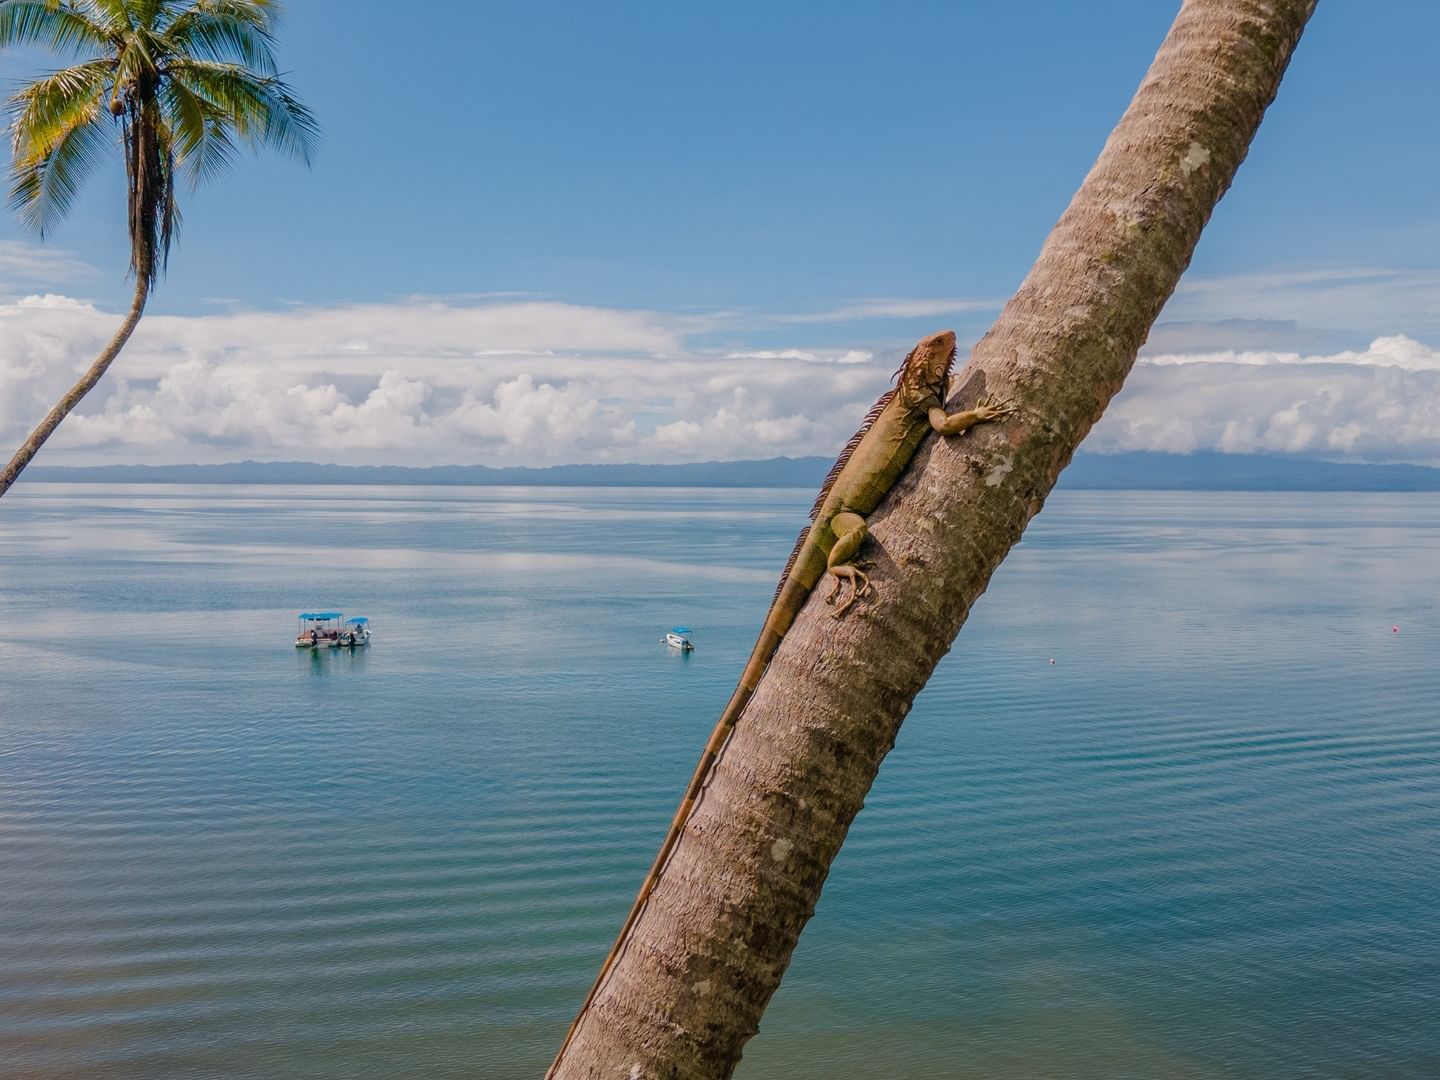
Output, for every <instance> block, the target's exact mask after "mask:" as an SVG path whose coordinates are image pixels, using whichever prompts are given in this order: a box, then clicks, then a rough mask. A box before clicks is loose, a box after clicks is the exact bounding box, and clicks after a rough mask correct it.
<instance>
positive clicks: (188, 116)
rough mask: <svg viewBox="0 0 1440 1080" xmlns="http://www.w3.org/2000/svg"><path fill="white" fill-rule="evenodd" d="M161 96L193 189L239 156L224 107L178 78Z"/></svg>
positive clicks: (179, 158)
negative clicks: (222, 108) (191, 89)
mask: <svg viewBox="0 0 1440 1080" xmlns="http://www.w3.org/2000/svg"><path fill="white" fill-rule="evenodd" d="M161 100H162V103H163V104H164V107H165V111H166V114H167V119H168V120H169V123H170V132H171V137H172V145H173V147H174V154H175V165H176V168H178V169H179V170H180V171H181V172H182V173H184V174H185V177H186V179H187V180H188V182H189V184H190V187H191V188H192V189H193V188H197V187H199V186H200V185H201V184H202V183H203V182H205V181H207V180H210V179H212V178H213V177H215V176H216V175H218V174H219V173H221V172H223V171H224V170H225V169H226V168H228V167H229V166H230V164H231V163H232V162H233V161H234V160H235V155H236V147H235V141H234V140H233V139H232V138H231V137H230V129H229V124H228V123H227V122H226V117H225V114H224V113H223V112H221V111H220V109H218V108H217V107H216V106H215V105H214V104H212V103H211V102H209V101H207V100H206V99H205V98H203V97H200V96H199V95H198V94H195V93H192V92H191V91H190V89H189V88H188V87H186V86H185V85H184V84H183V83H181V82H179V81H178V80H176V79H170V80H168V81H167V82H166V84H165V88H164V90H162V91H161Z"/></svg>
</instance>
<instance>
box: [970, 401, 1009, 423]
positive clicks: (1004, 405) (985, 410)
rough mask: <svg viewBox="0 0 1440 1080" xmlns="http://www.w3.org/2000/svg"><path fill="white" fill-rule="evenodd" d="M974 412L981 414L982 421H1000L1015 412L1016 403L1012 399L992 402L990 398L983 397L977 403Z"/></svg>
mask: <svg viewBox="0 0 1440 1080" xmlns="http://www.w3.org/2000/svg"><path fill="white" fill-rule="evenodd" d="M972 411H974V412H976V413H979V414H980V419H981V420H998V419H1000V418H1001V417H1002V416H1009V415H1011V414H1012V413H1013V412H1014V411H1015V402H1014V401H1012V400H1011V399H1010V398H1004V399H1002V400H1000V401H991V400H990V398H989V397H982V398H981V399H980V400H979V401H977V402H976V403H975V408H974V409H973V410H972Z"/></svg>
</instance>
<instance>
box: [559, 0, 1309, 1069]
mask: <svg viewBox="0 0 1440 1080" xmlns="http://www.w3.org/2000/svg"><path fill="white" fill-rule="evenodd" d="M1315 2H1316V0H1185V2H1184V4H1183V6H1182V7H1181V9H1180V12H1179V14H1178V16H1177V17H1176V20H1175V24H1174V26H1173V27H1172V28H1171V31H1170V34H1169V35H1168V37H1167V38H1166V39H1165V42H1164V44H1163V45H1162V46H1161V48H1160V52H1159V54H1158V55H1157V56H1156V58H1155V62H1154V63H1153V64H1152V66H1151V68H1150V71H1149V73H1148V74H1147V75H1146V76H1145V79H1144V80H1143V82H1142V83H1141V85H1140V89H1139V91H1138V92H1137V93H1136V95H1135V99H1134V101H1132V102H1131V104H1130V107H1129V109H1128V110H1127V111H1126V112H1125V115H1124V116H1123V117H1122V118H1121V120H1120V123H1119V124H1118V125H1117V126H1116V128H1115V130H1114V132H1113V133H1112V134H1111V136H1110V139H1109V141H1108V142H1107V143H1106V145H1105V149H1104V150H1103V152H1102V153H1101V155H1100V158H1099V160H1098V161H1097V162H1096V163H1095V165H1094V167H1093V168H1092V169H1091V170H1090V174H1089V175H1088V176H1087V177H1086V178H1085V181H1084V183H1083V184H1082V185H1081V187H1080V189H1079V191H1078V192H1077V193H1076V195H1075V197H1074V199H1073V200H1072V201H1071V203H1070V207H1069V209H1067V210H1066V211H1065V213H1064V215H1063V216H1062V217H1061V219H1060V221H1059V223H1058V224H1057V225H1056V226H1055V229H1054V231H1053V232H1052V233H1051V234H1050V237H1049V239H1048V240H1047V241H1046V243H1045V246H1044V248H1043V249H1042V250H1041V252H1040V256H1039V259H1038V260H1037V261H1036V263H1035V265H1034V267H1033V268H1032V269H1031V271H1030V274H1029V276H1028V277H1026V279H1025V281H1024V282H1023V283H1022V284H1021V286H1020V289H1019V291H1018V292H1017V293H1016V294H1015V296H1014V298H1013V299H1012V300H1011V301H1010V302H1009V304H1007V305H1006V307H1005V310H1004V311H1003V312H1002V313H1001V315H1000V318H999V320H998V321H997V322H996V323H995V325H994V327H992V329H991V330H990V332H989V333H988V334H986V335H985V337H984V338H983V339H982V340H981V341H980V343H979V344H978V345H977V346H976V347H975V351H974V355H973V356H972V358H971V360H970V363H969V366H968V367H967V368H966V369H965V370H964V371H962V372H961V375H960V379H961V385H960V386H959V388H958V389H957V391H956V394H955V397H954V399H952V401H951V403H950V405H951V407H952V408H955V407H964V406H966V405H968V404H970V403H972V402H974V401H975V400H976V399H977V398H979V397H980V396H982V395H984V394H989V395H994V396H999V397H1008V398H1013V399H1014V401H1015V403H1016V406H1017V408H1016V412H1015V414H1014V415H1013V416H1011V417H1009V418H1007V419H1004V420H1000V421H997V422H995V423H993V424H986V425H984V426H982V427H980V428H977V429H975V432H974V433H973V435H972V436H967V437H966V438H967V439H970V440H971V441H970V442H969V443H968V445H967V444H964V443H955V444H952V443H947V442H946V441H944V440H941V439H932V440H930V442H929V443H928V445H927V446H922V447H921V450H920V453H919V454H918V455H917V456H916V458H915V460H914V461H913V463H912V464H911V466H910V469H909V471H908V473H907V474H906V475H905V476H904V477H903V478H902V479H901V482H900V483H899V484H898V485H897V487H896V488H895V489H894V490H893V491H892V492H891V493H890V496H889V498H887V499H886V501H885V502H883V503H882V504H881V505H880V506H879V507H878V508H877V510H876V512H875V514H873V515H872V516H871V517H870V519H869V523H870V528H871V538H872V539H871V541H870V544H871V547H870V551H871V553H872V555H873V559H874V564H875V565H874V569H873V572H872V576H871V582H872V584H873V585H874V587H875V590H876V593H875V595H874V596H873V597H871V598H869V599H867V601H866V608H865V609H864V610H863V612H862V613H861V617H847V618H846V619H844V620H839V621H837V620H835V619H832V618H830V617H829V609H827V608H826V607H825V605H824V604H821V603H810V604H807V605H806V607H805V609H804V610H803V611H801V613H800V615H799V617H798V618H797V619H796V621H795V624H794V625H793V626H792V627H791V629H790V632H789V634H788V636H787V637H786V638H785V641H784V643H783V644H782V645H781V646H780V648H779V651H778V652H777V653H776V654H775V657H774V659H773V661H772V662H771V664H770V667H769V669H768V671H767V672H766V674H765V676H764V678H763V679H762V680H761V682H760V684H759V687H758V688H757V689H756V691H755V695H754V697H752V698H751V699H750V702H749V704H748V705H747V706H746V709H745V712H744V714H743V715H742V716H741V717H740V720H739V723H738V724H737V725H736V727H735V729H734V731H733V732H732V733H731V737H730V741H729V743H728V744H727V746H726V748H725V750H724V752H723V753H722V754H721V756H720V758H719V759H718V761H717V762H716V764H715V766H714V768H713V770H712V771H711V772H710V774H709V780H708V783H707V786H706V788H705V789H704V792H703V794H702V796H701V798H700V800H699V801H698V803H697V804H696V807H695V810H694V812H693V813H692V814H691V816H690V818H689V823H688V825H687V827H686V829H685V830H684V832H683V833H682V834H681V836H680V839H679V841H678V842H677V844H676V845H675V847H674V849H673V852H672V853H671V855H670V858H669V860H668V862H667V863H666V864H665V868H664V871H663V872H662V874H661V876H660V877H659V879H658V881H657V882H656V884H655V887H654V889H653V891H652V892H651V893H650V894H649V896H648V900H647V901H646V903H645V906H644V908H643V909H642V911H641V913H640V915H639V917H638V918H637V919H636V920H635V921H634V922H633V924H630V929H629V931H628V932H627V933H626V934H625V936H624V937H622V940H621V942H620V947H619V949H618V951H617V952H616V954H615V956H616V960H615V962H614V964H613V965H612V966H609V967H608V968H607V969H605V971H604V974H603V976H602V978H601V979H600V981H599V982H598V983H597V984H596V986H595V988H594V990H593V991H592V992H591V995H590V996H589V997H588V998H587V999H586V1000H585V1002H584V1004H583V1005H582V1006H581V1010H580V1015H579V1016H578V1017H577V1018H576V1022H575V1025H574V1026H573V1027H572V1028H571V1030H570V1033H569V1034H568V1035H567V1036H566V1037H565V1039H564V1041H563V1043H562V1046H561V1049H560V1054H559V1056H558V1058H557V1060H556V1061H555V1063H554V1065H553V1066H552V1068H551V1071H550V1074H549V1075H550V1076H551V1077H553V1078H554V1080H572V1078H574V1080H578V1078H582V1077H584V1078H594V1077H626V1076H630V1077H642V1076H644V1077H659V1076H663V1077H671V1078H682V1077H683V1078H688V1080H699V1078H702V1077H703V1078H715V1077H724V1076H729V1075H730V1074H731V1072H732V1071H733V1070H734V1068H735V1066H736V1064H737V1063H738V1061H739V1060H740V1054H741V1051H742V1050H743V1048H744V1045H745V1042H746V1040H747V1039H749V1038H750V1037H751V1036H752V1035H754V1034H755V1032H756V1030H757V1028H758V1026H759V1023H760V1017H761V1015H762V1013H763V1012H764V1010H765V1006H766V1004H767V1003H768V1002H769V1000H770V996H771V994H773V993H774V991H775V989H776V987H778V986H779V984H780V978H781V976H782V975H783V974H784V972H785V967H786V965H787V964H788V963H789V961H790V956H791V953H792V951H793V950H794V948H795V946H796V943H797V942H798V940H799V937H800V932H801V930H802V929H803V928H804V926H805V923H806V921H807V920H808V919H809V918H810V916H811V914H813V912H814V910H815V905H816V903H817V901H818V899H819V896H820V890H821V887H822V886H823V885H824V883H825V877H826V875H827V874H828V873H829V870H830V866H831V863H832V861H833V860H834V858H835V856H836V854H837V853H838V852H839V850H840V845H841V843H842V842H843V841H844V839H845V833H846V831H847V830H848V828H849V827H850V823H851V821H852V820H853V819H854V817H855V815H856V813H858V812H859V810H860V807H861V804H862V803H863V801H864V799H865V795H866V793H867V792H868V791H869V789H870V785H871V782H872V781H873V780H874V778H875V774H876V771H877V769H878V768H879V766H880V762H881V760H882V759H883V758H884V757H885V755H886V753H887V752H888V751H889V749H890V747H891V746H892V745H893V744H894V741H895V736H896V734H897V733H898V731H899V728H900V723H901V720H902V719H903V718H904V716H905V714H906V713H907V712H908V711H909V709H910V703H911V702H912V701H913V700H914V698H915V695H916V693H917V692H918V691H919V690H920V688H921V687H923V686H924V685H925V681H926V679H928V678H929V675H930V672H931V671H932V670H933V669H934V667H935V664H936V663H937V662H938V661H939V659H940V658H941V656H943V655H944V654H945V652H946V651H947V650H948V649H949V647H950V644H951V642H952V641H953V640H954V639H955V635H956V634H957V633H958V631H959V629H960V626H961V624H962V623H963V622H964V621H965V617H966V615H968V614H969V610H970V607H971V605H972V604H973V603H974V602H975V601H976V600H977V599H978V598H979V596H980V594H981V593H982V592H984V591H985V586H986V584H987V583H988V582H989V580H990V575H991V574H992V573H993V572H994V570H995V568H996V567H997V566H998V565H999V563H1000V561H1001V560H1002V559H1003V558H1004V557H1005V555H1006V553H1007V552H1008V551H1009V550H1010V548H1011V546H1013V545H1014V544H1015V542H1016V541H1017V540H1019V538H1020V534H1021V532H1022V531H1023V530H1024V528H1025V525H1026V523H1027V522H1028V521H1029V520H1030V518H1031V517H1032V516H1034V515H1035V514H1036V513H1037V512H1038V511H1039V510H1040V507H1041V504H1042V503H1043V502H1044V500H1045V497H1046V495H1047V494H1048V493H1049V492H1050V489H1051V488H1052V487H1053V486H1054V484H1055V481H1056V478H1057V477H1058V476H1059V473H1060V470H1061V469H1062V468H1063V467H1064V466H1065V464H1066V463H1067V462H1068V461H1069V460H1070V456H1071V454H1073V453H1074V451H1075V448H1076V447H1077V446H1078V445H1079V443H1080V441H1081V439H1083V438H1084V437H1085V434H1086V433H1087V432H1088V431H1089V430H1090V427H1091V425H1093V424H1094V423H1095V421H1096V420H1098V419H1099V418H1100V414H1101V413H1102V412H1103V411H1104V409H1105V406H1106V404H1107V403H1108V402H1109V401H1110V399H1111V397H1112V396H1114V394H1115V393H1116V391H1118V390H1119V389H1120V386H1121V384H1122V383H1123V382H1124V380H1125V376H1126V374H1127V373H1128V372H1129V370H1130V367H1131V365H1132V364H1133V363H1134V361H1135V355H1136V353H1137V352H1138V350H1139V348H1140V346H1141V345H1142V344H1143V343H1144V341H1145V338H1146V335H1147V334H1148V333H1149V330H1150V326H1151V324H1152V323H1153V322H1154V321H1155V318H1156V316H1157V315H1159V313H1160V309H1161V307H1162V306H1163V305H1164V303H1165V301H1166V299H1167V298H1168V297H1169V296H1170V294H1171V292H1172V291H1173V290H1174V288H1175V285H1176V283H1177V282H1178V281H1179V279H1180V275H1181V273H1182V272H1183V271H1184V269H1185V267H1186V266H1187V265H1188V263H1189V261H1190V256H1191V254H1192V253H1193V252H1194V250H1195V245H1196V243H1197V241H1198V240H1199V239H1200V231H1201V229H1203V228H1204V226H1205V223H1206V221H1207V220H1208V219H1209V217H1210V212H1211V210H1212V209H1213V208H1214V206H1215V204H1216V202H1217V201H1218V200H1219V198H1220V196H1221V195H1222V194H1224V192H1225V190H1226V188H1227V187H1229V185H1230V181H1231V179H1232V178H1233V177H1234V175H1235V170H1236V169H1237V168H1238V167H1239V165H1240V162H1241V160H1242V159H1243V158H1244V157H1245V152H1246V149H1247V148H1248V147H1249V145H1250V140H1251V139H1252V138H1253V137H1254V135H1255V133H1256V130H1257V129H1258V128H1259V125H1260V119H1261V117H1262V116H1263V114H1264V112H1265V108H1266V106H1267V105H1268V104H1269V103H1270V101H1271V99H1272V98H1273V97H1274V96H1275V92H1276V90H1277V89H1278V88H1279V85H1280V78H1281V76H1282V74H1283V73H1284V71H1285V66H1286V64H1287V62H1288V61H1289V59H1290V55H1291V52H1292V50H1293V49H1294V47H1295V45H1296V43H1297V42H1298V40H1299V38H1300V33H1301V31H1302V29H1303V28H1304V26H1305V23H1306V21H1307V20H1308V19H1309V17H1310V15H1311V13H1312V12H1313V10H1314V7H1315ZM938 231H939V232H940V234H941V235H943V233H944V228H943V226H939V227H938ZM1116 602H1117V603H1123V597H1117V598H1116ZM956 719H957V723H963V721H964V718H963V717H957V718H956ZM935 752H936V753H939V754H954V753H957V752H963V747H960V748H957V747H956V746H953V745H952V746H940V747H936V748H935ZM678 786H679V778H677V787H678ZM942 856H943V851H937V857H942ZM897 885H899V886H900V887H903V883H897ZM878 932H880V928H878V927H877V933H878ZM596 944H597V946H598V945H599V943H598V942H597V943H596ZM597 953H603V950H600V949H598V948H597ZM861 962H862V961H861V960H860V958H858V957H857V959H856V963H857V965H858V964H860V963H861ZM557 1034H558V1033H557ZM956 1071H957V1072H960V1071H964V1070H963V1069H962V1068H961V1065H960V1063H957V1066H956Z"/></svg>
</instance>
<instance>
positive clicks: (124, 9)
mask: <svg viewBox="0 0 1440 1080" xmlns="http://www.w3.org/2000/svg"><path fill="white" fill-rule="evenodd" d="M69 6H71V7H73V8H77V9H79V10H80V11H83V12H85V13H86V14H88V15H89V16H90V18H91V19H93V20H94V21H95V22H96V24H98V25H100V26H103V27H105V28H106V29H107V30H108V31H109V33H111V34H123V33H125V32H126V31H127V30H133V29H135V24H134V22H133V21H132V20H131V17H130V5H129V4H128V3H127V2H126V0H71V3H70V5H69Z"/></svg>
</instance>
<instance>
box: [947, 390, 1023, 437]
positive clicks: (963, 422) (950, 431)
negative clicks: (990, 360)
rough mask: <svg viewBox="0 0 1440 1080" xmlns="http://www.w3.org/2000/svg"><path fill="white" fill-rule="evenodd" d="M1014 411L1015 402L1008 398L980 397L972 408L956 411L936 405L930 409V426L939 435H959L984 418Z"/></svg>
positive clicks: (1006, 414)
mask: <svg viewBox="0 0 1440 1080" xmlns="http://www.w3.org/2000/svg"><path fill="white" fill-rule="evenodd" d="M1014 411H1015V404H1014V402H1012V401H1010V400H1009V399H1008V398H1007V399H1006V400H1004V401H991V400H990V399H989V398H981V399H980V400H979V401H977V402H976V403H975V407H974V408H973V409H966V410H965V411H964V412H957V413H947V412H946V411H945V410H944V409H942V408H941V407H940V406H938V405H937V406H935V407H934V408H933V409H931V410H930V426H931V427H932V428H933V429H934V430H935V431H937V432H939V433H940V434H941V435H959V434H960V433H961V432H963V431H969V430H970V429H971V428H972V427H974V426H975V425H976V424H980V423H984V422H985V421H986V420H998V419H1000V418H1001V417H1002V416H1009V415H1010V414H1011V413H1013V412H1014Z"/></svg>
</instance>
